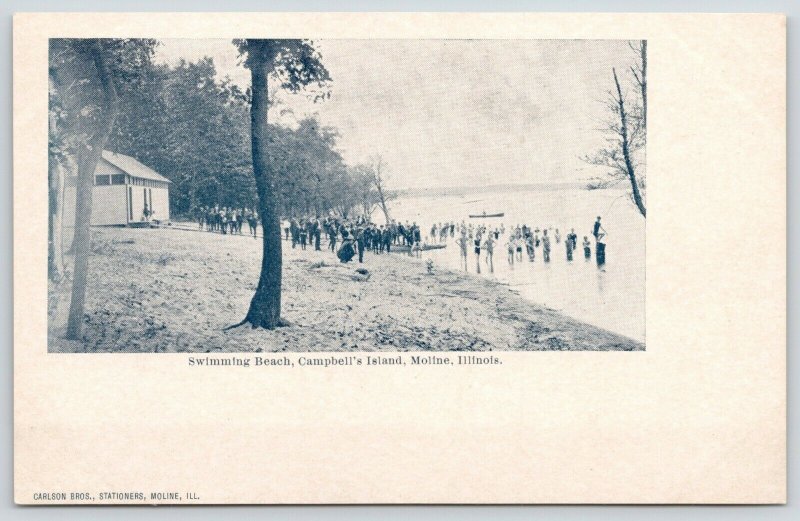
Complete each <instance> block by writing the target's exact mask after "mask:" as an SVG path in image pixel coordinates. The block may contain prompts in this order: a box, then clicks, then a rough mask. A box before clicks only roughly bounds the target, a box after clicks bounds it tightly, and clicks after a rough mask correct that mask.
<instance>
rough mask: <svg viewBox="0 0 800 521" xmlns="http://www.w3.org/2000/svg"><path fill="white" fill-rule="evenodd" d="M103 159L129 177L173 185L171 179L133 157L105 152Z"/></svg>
mask: <svg viewBox="0 0 800 521" xmlns="http://www.w3.org/2000/svg"><path fill="white" fill-rule="evenodd" d="M103 159H105V160H106V161H108V162H109V163H111V164H112V165H114V166H115V167H117V168H119V169H120V170H122V171H124V172H125V173H127V174H128V175H130V176H132V177H139V178H141V179H151V180H153V181H161V182H164V183H171V182H172V181H170V180H169V179H167V178H166V177H164V176H163V175H161V174H159V173H158V172H156V171H155V170H153V169H152V168H150V167H147V166H145V165H143V164H141V163H140V162H138V161H137V160H135V159H134V158H132V157H131V156H126V155H125V154H117V153H115V152H109V151H108V150H103Z"/></svg>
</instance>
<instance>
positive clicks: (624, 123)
mask: <svg viewBox="0 0 800 521" xmlns="http://www.w3.org/2000/svg"><path fill="white" fill-rule="evenodd" d="M612 71H613V73H614V83H615V84H616V86H617V105H618V107H619V119H620V131H619V134H620V138H621V139H622V157H623V158H624V159H625V169H626V170H627V171H628V179H629V180H630V182H631V191H632V192H633V202H634V203H635V204H636V207H637V208H638V209H639V213H641V214H642V216H643V217H645V218H646V217H647V211H646V209H645V207H644V201H642V194H641V192H640V191H639V182H638V181H637V180H636V173H635V171H634V169H633V162H632V161H631V153H630V143H629V142H628V117H627V115H626V113H625V100H624V99H623V97H622V89H621V88H620V86H619V79H618V78H617V71H616V70H615V69H612Z"/></svg>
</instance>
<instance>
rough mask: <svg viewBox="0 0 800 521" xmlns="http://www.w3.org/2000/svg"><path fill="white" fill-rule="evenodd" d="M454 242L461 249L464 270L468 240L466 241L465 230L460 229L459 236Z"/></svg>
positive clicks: (465, 267)
mask: <svg viewBox="0 0 800 521" xmlns="http://www.w3.org/2000/svg"><path fill="white" fill-rule="evenodd" d="M456 244H458V247H459V249H460V251H461V264H462V265H463V266H464V271H466V269H467V245H468V244H469V241H467V233H466V231H464V230H462V232H461V236H460V237H459V238H458V239H456Z"/></svg>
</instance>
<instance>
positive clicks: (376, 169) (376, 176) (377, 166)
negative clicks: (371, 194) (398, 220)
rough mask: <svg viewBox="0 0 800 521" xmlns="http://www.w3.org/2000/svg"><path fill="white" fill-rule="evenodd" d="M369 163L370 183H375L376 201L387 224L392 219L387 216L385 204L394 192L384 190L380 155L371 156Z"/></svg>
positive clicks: (383, 175)
mask: <svg viewBox="0 0 800 521" xmlns="http://www.w3.org/2000/svg"><path fill="white" fill-rule="evenodd" d="M371 163H372V164H371V165H370V166H371V170H372V183H373V184H374V185H375V190H376V192H377V194H378V202H379V203H380V205H381V210H383V217H384V218H385V219H386V224H389V223H391V222H392V219H391V218H390V217H389V208H388V207H387V206H386V202H387V201H389V200H391V199H393V198H394V194H393V193H391V192H388V191H387V190H386V179H385V174H384V166H385V163H384V162H383V157H381V156H380V155H376V156H374V157H372V158H371Z"/></svg>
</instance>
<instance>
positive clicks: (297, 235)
mask: <svg viewBox="0 0 800 521" xmlns="http://www.w3.org/2000/svg"><path fill="white" fill-rule="evenodd" d="M281 226H282V228H283V235H284V239H286V240H287V241H291V244H292V248H297V247H299V248H301V249H303V250H305V249H306V248H307V247H308V246H310V245H313V246H314V249H315V250H321V249H322V247H321V243H322V240H323V238H324V239H326V240H327V248H328V249H329V250H331V251H333V252H335V253H336V255H337V256H338V257H339V260H341V261H342V262H349V261H350V260H351V259H353V257H355V256H356V255H358V261H359V262H364V252H368V251H371V252H373V253H376V254H382V253H390V252H391V251H392V248H393V247H395V248H397V247H398V246H402V247H404V249H405V248H407V249H408V250H409V251H414V250H416V251H419V249H420V245H421V243H422V233H421V232H420V228H419V226H418V225H417V223H409V222H406V223H397V222H395V221H392V222H391V223H389V224H386V225H383V224H381V225H378V224H376V223H374V222H371V221H368V220H367V219H365V218H364V217H358V218H356V219H341V218H338V217H325V218H322V219H321V218H319V217H313V218H309V217H306V218H290V219H284V220H283V221H282V224H281Z"/></svg>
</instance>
